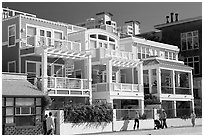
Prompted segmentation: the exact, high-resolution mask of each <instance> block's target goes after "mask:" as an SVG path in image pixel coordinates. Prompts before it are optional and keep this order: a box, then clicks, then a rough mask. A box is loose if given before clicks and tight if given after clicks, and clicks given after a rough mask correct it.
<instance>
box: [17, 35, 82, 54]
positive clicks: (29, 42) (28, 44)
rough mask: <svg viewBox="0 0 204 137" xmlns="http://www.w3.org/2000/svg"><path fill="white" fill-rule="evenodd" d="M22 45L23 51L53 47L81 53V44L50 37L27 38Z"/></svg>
mask: <svg viewBox="0 0 204 137" xmlns="http://www.w3.org/2000/svg"><path fill="white" fill-rule="evenodd" d="M21 43H22V44H21V50H23V49H27V48H32V47H45V46H46V47H47V48H49V47H52V48H56V49H61V50H63V51H72V52H76V53H78V52H80V51H81V43H78V42H72V41H67V40H59V39H51V38H48V37H42V36H37V35H35V36H31V37H27V38H26V40H25V39H23V40H22V42H21Z"/></svg>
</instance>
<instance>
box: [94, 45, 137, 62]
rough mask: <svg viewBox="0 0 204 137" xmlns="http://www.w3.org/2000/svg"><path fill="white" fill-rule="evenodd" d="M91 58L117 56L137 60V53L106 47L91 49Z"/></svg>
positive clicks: (98, 58)
mask: <svg viewBox="0 0 204 137" xmlns="http://www.w3.org/2000/svg"><path fill="white" fill-rule="evenodd" d="M90 51H91V55H92V58H96V59H97V60H100V59H102V58H117V59H123V60H132V61H138V59H137V55H136V54H134V53H133V52H126V51H120V50H111V49H106V48H97V49H91V50H90Z"/></svg>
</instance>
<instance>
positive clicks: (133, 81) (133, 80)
mask: <svg viewBox="0 0 204 137" xmlns="http://www.w3.org/2000/svg"><path fill="white" fill-rule="evenodd" d="M134 83H135V79H134V68H132V84H134Z"/></svg>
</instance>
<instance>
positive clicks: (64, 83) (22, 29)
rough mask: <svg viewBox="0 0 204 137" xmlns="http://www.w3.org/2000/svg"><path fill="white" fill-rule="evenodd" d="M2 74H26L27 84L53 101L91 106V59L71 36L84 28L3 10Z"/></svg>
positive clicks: (56, 105)
mask: <svg viewBox="0 0 204 137" xmlns="http://www.w3.org/2000/svg"><path fill="white" fill-rule="evenodd" d="M3 15H4V16H3V20H2V32H3V34H2V42H3V44H2V51H3V52H2V58H3V61H2V71H3V72H17V73H27V74H28V80H29V81H30V82H31V83H32V84H34V85H36V86H38V87H39V89H41V90H42V91H43V92H45V93H47V94H48V95H49V96H50V97H51V98H52V100H53V103H52V108H59V107H63V105H64V104H65V103H67V102H72V103H86V104H89V103H91V102H92V101H91V99H92V97H91V71H90V70H91V68H90V67H91V64H90V63H91V59H90V55H89V54H86V53H84V52H81V51H82V50H84V49H83V47H82V46H81V44H80V43H78V42H75V41H68V38H67V36H68V34H69V33H72V32H76V31H81V30H85V28H82V27H78V26H74V25H69V24H65V23H60V22H54V21H49V20H44V19H40V18H37V17H36V16H35V15H31V14H27V13H23V12H19V11H15V10H10V9H6V8H3Z"/></svg>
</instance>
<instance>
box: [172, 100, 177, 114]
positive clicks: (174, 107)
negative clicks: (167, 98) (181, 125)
mask: <svg viewBox="0 0 204 137" xmlns="http://www.w3.org/2000/svg"><path fill="white" fill-rule="evenodd" d="M173 103H174V104H173V109H174V116H175V117H176V116H177V115H176V101H173Z"/></svg>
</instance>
